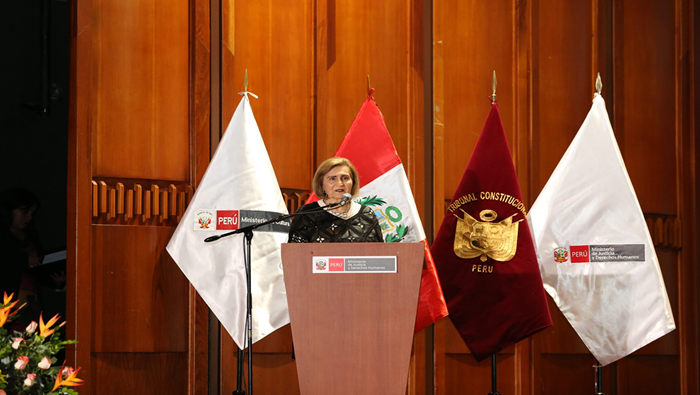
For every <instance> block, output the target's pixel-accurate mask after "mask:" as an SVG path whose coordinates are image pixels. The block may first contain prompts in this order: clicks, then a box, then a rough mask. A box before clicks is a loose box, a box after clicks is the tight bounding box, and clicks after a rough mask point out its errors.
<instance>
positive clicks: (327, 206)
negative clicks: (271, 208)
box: [289, 157, 384, 243]
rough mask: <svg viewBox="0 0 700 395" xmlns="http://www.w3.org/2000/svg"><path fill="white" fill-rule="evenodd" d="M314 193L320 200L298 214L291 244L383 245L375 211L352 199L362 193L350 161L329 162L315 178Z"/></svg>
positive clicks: (292, 231) (324, 162) (356, 174)
mask: <svg viewBox="0 0 700 395" xmlns="http://www.w3.org/2000/svg"><path fill="white" fill-rule="evenodd" d="M312 187H313V191H314V193H315V194H316V196H318V197H320V198H321V200H318V201H316V202H313V203H309V204H305V205H304V206H302V207H300V208H299V210H297V213H307V214H306V215H297V216H296V217H294V219H293V220H292V225H291V227H290V230H289V242H290V243H352V242H380V243H381V242H383V241H384V238H383V237H382V230H381V228H380V227H379V220H378V219H377V217H376V216H375V215H374V211H373V210H372V209H371V208H369V207H367V206H362V205H360V204H359V203H356V202H353V201H352V198H354V197H356V196H357V195H358V192H359V191H360V180H359V176H358V173H357V170H356V169H355V166H353V165H352V163H350V161H349V160H347V159H346V158H340V157H333V158H329V159H326V160H325V161H323V163H321V165H319V166H318V169H317V170H316V174H315V175H314V178H313V185H312Z"/></svg>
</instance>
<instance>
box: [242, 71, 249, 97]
mask: <svg viewBox="0 0 700 395" xmlns="http://www.w3.org/2000/svg"><path fill="white" fill-rule="evenodd" d="M243 91H245V92H248V69H245V78H243Z"/></svg>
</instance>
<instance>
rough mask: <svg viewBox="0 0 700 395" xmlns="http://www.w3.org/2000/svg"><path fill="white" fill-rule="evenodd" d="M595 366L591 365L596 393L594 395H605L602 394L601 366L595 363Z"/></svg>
mask: <svg viewBox="0 0 700 395" xmlns="http://www.w3.org/2000/svg"><path fill="white" fill-rule="evenodd" d="M595 363H596V364H595V365H593V370H594V371H595V376H596V377H595V390H596V393H595V395H605V392H603V366H602V365H601V364H600V362H598V361H595Z"/></svg>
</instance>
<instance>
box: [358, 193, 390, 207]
mask: <svg viewBox="0 0 700 395" xmlns="http://www.w3.org/2000/svg"><path fill="white" fill-rule="evenodd" d="M357 203H359V204H361V205H363V206H370V207H376V206H381V205H384V204H386V201H385V200H384V199H382V198H380V197H377V196H376V195H375V196H371V197H370V196H367V197H364V198H362V199H360V200H358V201H357Z"/></svg>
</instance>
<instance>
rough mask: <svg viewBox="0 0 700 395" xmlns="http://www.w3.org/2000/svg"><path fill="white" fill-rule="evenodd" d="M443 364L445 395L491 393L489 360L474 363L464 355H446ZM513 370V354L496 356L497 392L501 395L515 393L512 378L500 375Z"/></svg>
mask: <svg viewBox="0 0 700 395" xmlns="http://www.w3.org/2000/svg"><path fill="white" fill-rule="evenodd" d="M445 359H446V363H445V377H446V379H445V381H446V388H445V392H444V394H447V395H471V394H474V395H477V394H478V395H484V394H488V393H490V392H491V359H490V358H488V359H486V360H484V361H481V362H478V363H477V362H476V361H475V360H474V357H472V356H471V355H466V354H448V355H447V357H446V358H445ZM513 370H515V357H514V356H513V354H499V355H498V371H499V375H498V378H497V381H498V392H500V393H502V394H515V393H517V390H516V386H515V382H514V376H513V375H512V374H510V375H509V374H502V373H503V372H512V371H513Z"/></svg>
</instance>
